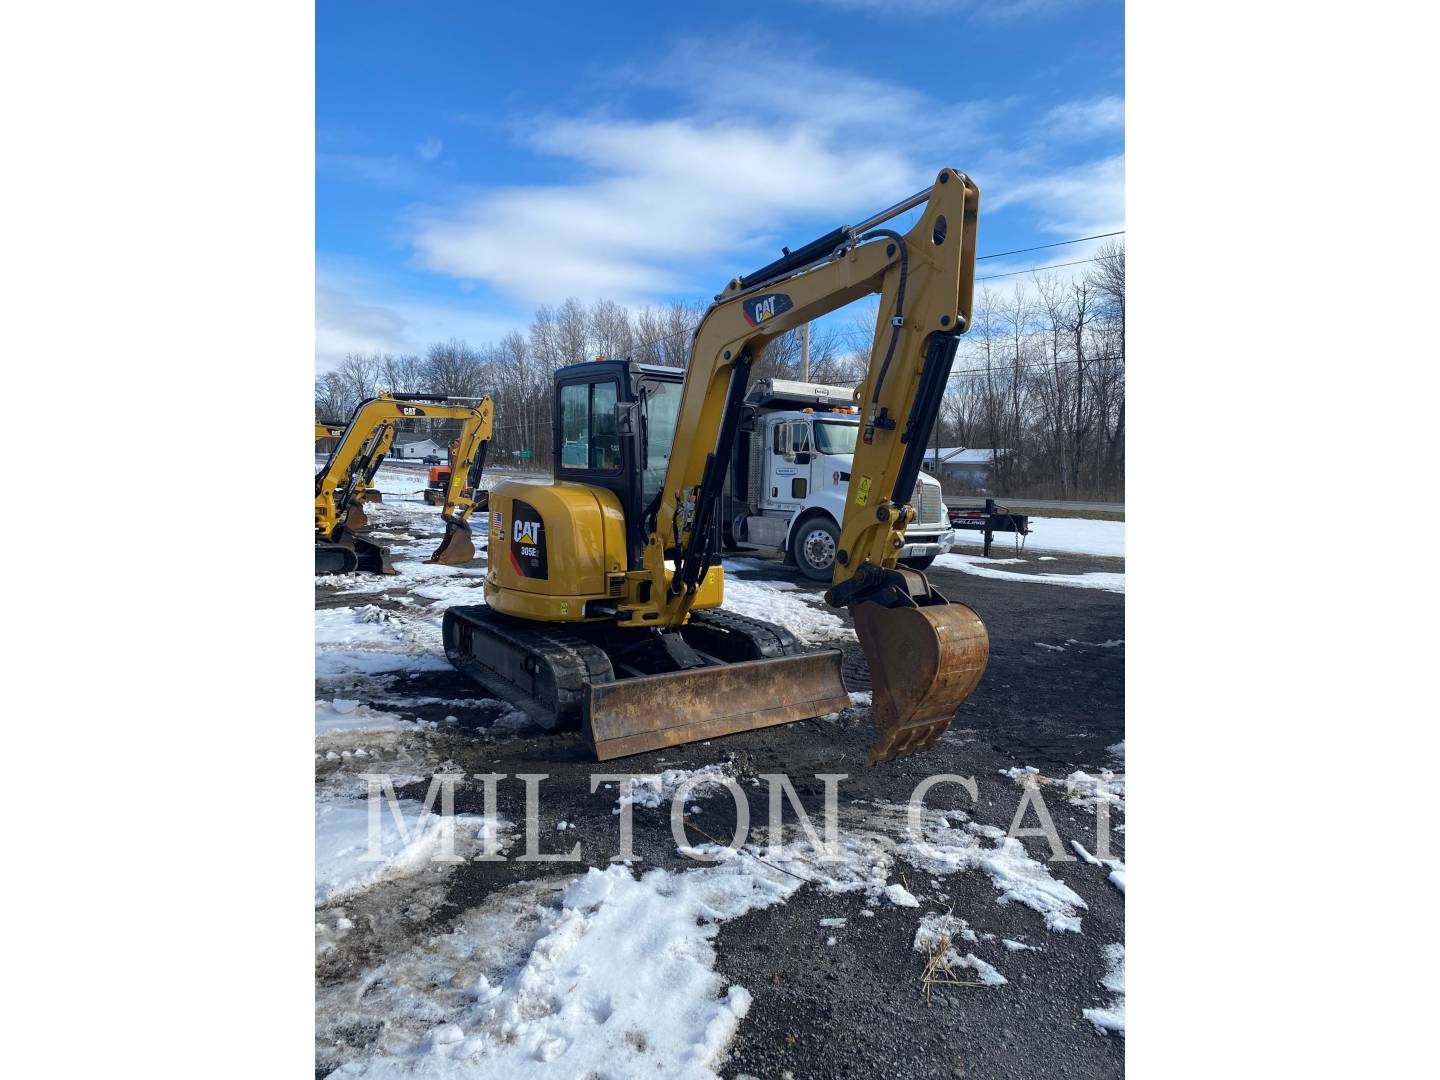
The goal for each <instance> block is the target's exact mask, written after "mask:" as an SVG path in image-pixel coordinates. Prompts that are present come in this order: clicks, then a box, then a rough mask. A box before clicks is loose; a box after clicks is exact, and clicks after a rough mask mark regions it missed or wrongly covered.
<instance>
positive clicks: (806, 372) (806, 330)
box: [800, 322, 810, 382]
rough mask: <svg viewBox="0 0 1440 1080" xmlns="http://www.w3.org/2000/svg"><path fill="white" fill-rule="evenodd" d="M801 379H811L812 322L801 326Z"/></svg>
mask: <svg viewBox="0 0 1440 1080" xmlns="http://www.w3.org/2000/svg"><path fill="white" fill-rule="evenodd" d="M800 381H801V382H809V381H810V324H809V323H808V322H807V323H806V324H805V325H804V326H802V327H800Z"/></svg>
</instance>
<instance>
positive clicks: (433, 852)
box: [315, 799, 503, 905]
mask: <svg viewBox="0 0 1440 1080" xmlns="http://www.w3.org/2000/svg"><path fill="white" fill-rule="evenodd" d="M396 805H398V807H399V809H400V811H401V813H402V814H403V816H404V819H405V824H406V829H405V832H404V833H402V832H401V829H400V826H399V825H398V824H397V823H396V821H395V819H394V815H393V814H392V813H391V811H390V807H389V805H388V803H385V804H382V805H381V807H380V843H379V845H378V850H377V855H378V857H379V858H378V861H374V862H372V861H369V860H368V856H369V851H370V805H369V800H368V799H334V800H331V801H328V802H317V803H316V804H315V903H316V904H317V905H319V904H328V903H331V902H332V901H335V900H338V899H341V898H343V897H345V896H348V895H351V894H353V893H355V892H358V891H360V890H361V889H365V888H368V887H370V886H371V885H374V884H375V883H376V882H378V881H381V880H382V879H389V878H394V877H399V876H403V875H405V874H411V873H415V872H416V871H419V870H422V869H424V868H425V866H427V865H429V864H431V861H432V860H433V859H434V858H435V857H436V856H437V855H440V854H441V853H442V852H443V851H444V847H445V844H446V842H447V839H448V841H449V843H450V844H451V845H452V846H453V849H454V851H455V853H456V856H457V857H460V858H463V857H464V855H463V853H464V852H465V851H466V850H468V849H469V848H470V847H471V846H472V841H474V840H475V839H478V838H479V837H481V836H483V835H484V833H485V828H486V826H485V819H484V818H480V817H473V816H470V815H463V814H457V815H454V816H451V817H445V816H442V815H439V814H431V813H427V812H425V811H424V809H423V808H422V807H421V805H420V804H419V803H418V802H415V801H414V800H413V799H401V800H397V803H396ZM499 824H503V823H499ZM434 865H436V866H445V865H447V864H446V863H435V864H434Z"/></svg>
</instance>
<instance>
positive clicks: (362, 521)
mask: <svg viewBox="0 0 1440 1080" xmlns="http://www.w3.org/2000/svg"><path fill="white" fill-rule="evenodd" d="M369 524H370V519H369V518H368V517H366V516H365V510H364V509H363V508H362V507H361V505H360V503H358V502H352V503H351V504H350V505H349V506H347V507H346V508H345V528H347V529H351V530H354V529H363V528H365V526H366V525H369Z"/></svg>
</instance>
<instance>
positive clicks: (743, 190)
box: [316, 0, 1124, 368]
mask: <svg viewBox="0 0 1440 1080" xmlns="http://www.w3.org/2000/svg"><path fill="white" fill-rule="evenodd" d="M316 12H317V23H316V42H317V44H316V53H317V55H316V143H317V146H316V322H317V325H316V354H317V355H316V360H317V363H318V364H319V365H320V366H321V367H322V368H323V367H326V366H329V365H330V364H333V363H334V362H335V361H336V360H338V359H339V358H340V357H341V356H343V355H344V353H345V352H347V351H350V350H359V351H373V350H382V351H392V352H394V351H421V350H423V348H424V347H425V345H426V344H428V343H429V342H431V341H435V340H441V339H444V338H448V337H452V336H453V337H462V338H466V339H468V340H470V341H471V342H472V343H473V344H482V343H484V342H485V341H488V340H491V339H494V338H497V337H499V336H500V335H501V334H503V333H505V332H506V331H508V330H511V329H521V330H523V329H525V328H526V327H527V326H528V325H529V322H530V317H531V313H532V312H533V311H534V309H535V307H536V306H538V305H539V304H542V303H552V304H553V303H558V302H560V301H562V300H564V299H565V298H566V297H567V296H572V295H573V296H578V297H580V298H581V299H583V300H594V299H600V298H610V299H615V300H619V301H621V302H624V303H627V304H630V305H637V306H638V305H643V304H646V303H653V302H659V301H664V300H668V299H692V300H693V299H700V298H708V297H709V296H711V295H713V294H714V293H716V292H718V291H719V290H720V289H721V288H722V287H723V286H724V284H725V282H726V281H728V280H729V279H730V278H731V277H732V276H734V275H736V274H741V273H746V272H748V271H750V270H753V269H755V268H756V267H758V266H760V265H761V264H763V263H766V262H768V261H770V259H772V258H773V257H774V256H775V255H776V254H777V252H778V249H779V247H780V246H781V245H782V244H785V245H788V246H790V247H795V246H798V245H799V244H801V243H804V242H805V241H807V240H810V239H813V238H814V237H815V236H817V235H819V234H820V233H822V232H825V231H827V230H829V229H831V228H833V227H834V226H836V225H840V224H846V223H850V222H854V221H857V220H860V219H861V218H863V217H865V216H867V215H868V214H870V213H872V212H874V211H875V210H878V209H882V208H883V207H884V206H886V205H888V204H890V203H891V202H894V201H896V200H898V199H900V198H902V197H903V196H905V195H908V194H910V193H911V192H913V191H916V190H919V189H920V188H923V187H925V186H927V185H928V184H929V183H930V182H931V180H933V178H934V174H935V172H936V171H937V170H938V169H939V168H940V167H941V166H943V165H949V166H953V167H955V168H957V169H960V170H961V171H964V172H967V173H969V174H970V175H971V176H972V177H974V178H975V180H976V182H977V183H978V184H979V185H980V189H981V195H982V198H981V218H980V236H979V248H980V252H981V254H985V253H988V252H999V251H1005V250H1010V249H1013V248H1020V247H1028V246H1031V245H1034V244H1045V243H1051V242H1053V241H1056V240H1068V239H1072V238H1075V237H1081V236H1087V235H1091V234H1094V233H1100V232H1108V231H1111V230H1114V229H1120V228H1123V227H1124V126H1123V124H1124V121H1123V113H1124V36H1123V6H1122V4H1121V3H1120V2H1118V0H989V2H987V0H888V2H886V0H771V3H770V4H768V5H767V6H762V7H759V8H742V7H736V6H734V5H720V4H707V3H693V4H638V3H624V2H616V0H611V2H607V3H604V4H597V3H586V4H570V3H563V4H561V3H550V4H540V3H532V4H528V5H527V4H514V3H508V4H490V3H482V2H469V3H461V2H448V3H447V2H439V0H436V2H431V3H380V2H361V0H348V2H340V0H319V2H318V3H317V7H316ZM1093 247H1094V245H1093V244H1080V245H1073V246H1070V247H1062V248H1056V249H1052V250H1051V251H1048V252H1036V253H1033V254H1030V255H1022V256H1015V257H1013V258H1006V259H996V260H990V261H987V262H985V263H983V264H982V266H983V270H982V273H984V274H1000V273H1005V272H1008V271H1011V270H1017V269H1024V268H1026V267H1030V266H1035V265H1042V264H1044V263H1045V262H1047V261H1048V262H1054V263H1060V262H1068V261H1071V260H1075V259H1083V258H1084V257H1085V256H1086V254H1087V253H1088V252H1089V251H1090V250H1092V249H1093ZM1079 269H1081V270H1083V267H1080V268H1079ZM1065 272H1066V273H1070V272H1073V271H1069V270H1067V271H1065ZM1011 280H1013V279H1008V278H1006V279H1000V280H997V281H996V282H995V284H996V285H998V286H1005V285H1008V284H1009V282H1010V281H1011Z"/></svg>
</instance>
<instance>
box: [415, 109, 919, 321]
mask: <svg viewBox="0 0 1440 1080" xmlns="http://www.w3.org/2000/svg"><path fill="white" fill-rule="evenodd" d="M535 144H536V146H537V148H540V149H542V150H550V151H553V152H555V153H557V154H561V153H563V154H564V155H565V156H568V157H571V158H573V159H575V160H577V161H580V162H582V163H584V164H589V165H591V166H592V167H594V168H595V170H596V175H595V176H594V178H592V179H588V180H582V181H579V182H577V183H574V184H568V185H557V186H552V187H531V188H510V189H501V190H497V191H491V192H487V193H484V194H482V195H479V196H476V197H474V198H472V199H470V200H468V201H466V202H465V203H463V204H462V205H461V206H458V207H453V208H445V209H440V210H430V211H425V212H422V213H420V214H418V215H417V217H416V229H415V232H414V236H413V243H414V245H415V249H416V252H417V254H418V256H419V259H420V262H421V263H422V265H424V266H425V267H426V268H427V269H430V270H435V271H439V272H442V273H447V274H452V275H454V276H456V277H461V278H473V279H478V280H483V281H486V282H489V283H490V284H492V285H493V286H495V287H496V288H498V289H501V290H503V291H505V292H507V293H508V294H510V295H512V296H515V297H517V298H518V299H521V300H525V301H528V302H536V303H543V302H554V301H556V300H559V299H563V298H564V297H566V296H570V295H575V296H579V297H581V298H594V297H601V296H606V297H612V298H616V299H622V300H624V301H629V302H633V301H637V300H643V299H646V298H649V297H656V296H661V295H666V294H671V293H676V292H697V291H698V292H704V291H710V292H714V291H718V289H719V287H720V286H721V285H722V284H723V281H720V280H699V279H696V278H695V277H694V276H693V274H694V269H693V268H694V263H695V262H696V260H697V259H713V258H716V257H719V256H722V255H730V254H734V253H740V252H748V253H750V255H749V257H750V260H751V261H754V260H755V259H757V258H758V259H760V261H765V260H766V259H768V258H769V257H770V254H771V253H770V252H769V251H768V250H762V248H763V245H764V242H765V241H767V240H773V238H774V235H773V234H774V230H775V229H776V228H777V227H779V226H780V225H781V223H783V222H784V221H785V220H786V218H787V217H789V216H792V215H794V216H804V217H813V216H816V215H821V216H824V215H834V216H835V217H836V223H837V224H838V223H839V216H840V215H843V214H845V213H847V212H848V213H854V212H856V211H857V209H858V210H861V211H863V210H864V209H865V208H867V207H870V206H872V205H879V204H881V203H883V202H884V201H886V200H887V199H890V198H893V197H894V196H895V193H896V192H897V191H900V192H908V191H909V190H910V189H911V188H913V187H915V186H917V184H918V183H919V182H920V181H918V180H917V174H916V172H915V170H914V169H913V168H912V167H911V166H910V165H909V163H908V162H907V161H905V159H904V158H902V157H901V156H900V155H899V154H898V153H896V152H894V151H891V150H888V149H880V148H877V149H861V150H849V149H846V148H832V147H829V146H826V145H823V144H822V143H821V141H820V140H819V139H818V138H817V137H816V136H814V135H811V134H808V133H806V132H803V131H800V130H798V129H790V130H776V129H775V128H771V129H770V130H768V131H762V130H752V129H747V128H742V127H738V126H714V127H712V126H705V125H702V124H697V123H694V122H692V121H661V122H655V123H637V122H621V123H614V122H605V121H599V122H593V121H563V122H559V123H556V124H554V125H552V126H551V127H549V128H548V129H546V130H545V131H543V132H541V133H539V134H538V135H537V136H536V138H535ZM787 239H788V240H790V241H791V242H792V243H793V242H794V241H795V240H796V238H794V237H789V238H787ZM800 239H806V238H800ZM777 246H778V245H777ZM734 257H736V258H737V259H738V258H739V255H738V254H735V255H734ZM752 269H754V267H752V266H750V265H748V263H743V264H742V263H740V262H736V263H735V264H734V265H733V266H731V267H730V269H729V271H728V272H729V273H745V272H747V271H749V270H752Z"/></svg>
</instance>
